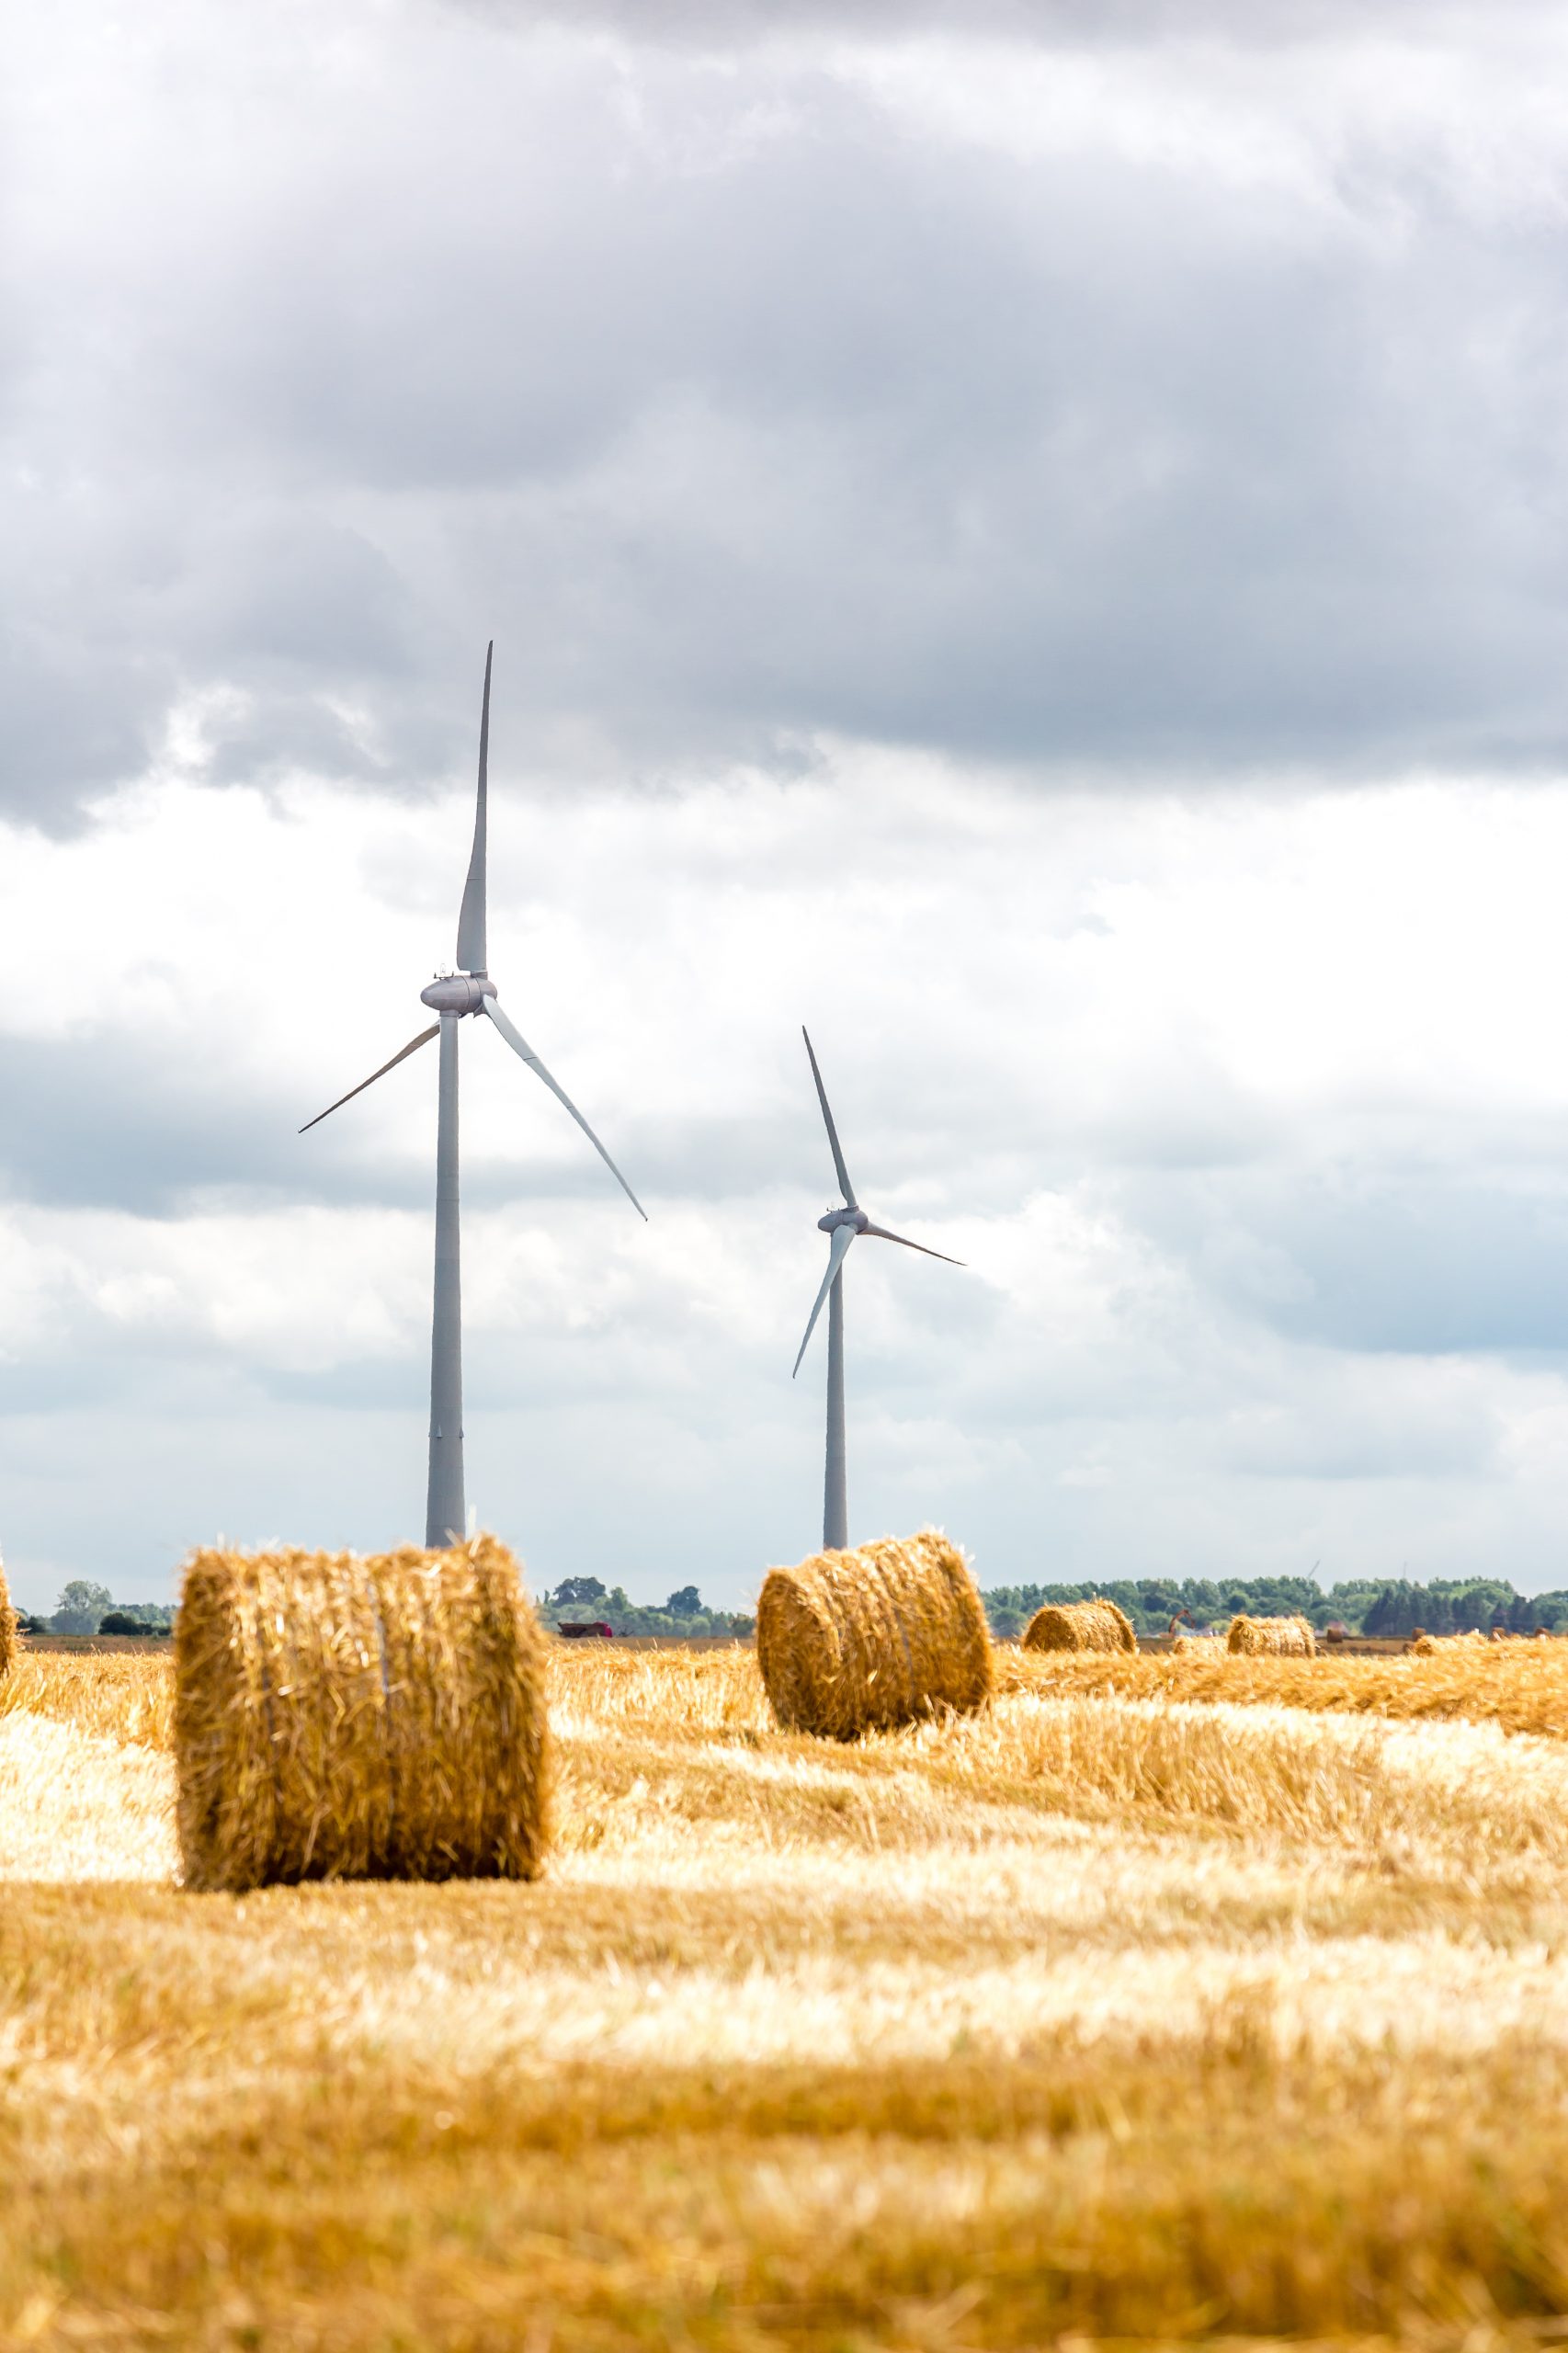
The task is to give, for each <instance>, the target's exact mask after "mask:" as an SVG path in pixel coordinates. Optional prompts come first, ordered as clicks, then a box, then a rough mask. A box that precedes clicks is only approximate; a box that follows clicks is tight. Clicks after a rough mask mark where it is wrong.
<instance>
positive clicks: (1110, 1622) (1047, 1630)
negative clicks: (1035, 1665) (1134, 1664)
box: [1023, 1596, 1138, 1651]
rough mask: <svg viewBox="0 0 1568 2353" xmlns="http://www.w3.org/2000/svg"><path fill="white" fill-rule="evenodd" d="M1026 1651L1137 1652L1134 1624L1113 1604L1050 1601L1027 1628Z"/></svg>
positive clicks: (1036, 1613)
mask: <svg viewBox="0 0 1568 2353" xmlns="http://www.w3.org/2000/svg"><path fill="white" fill-rule="evenodd" d="M1023 1646H1024V1648H1025V1650H1027V1651H1135V1650H1136V1649H1137V1647H1138V1637H1137V1635H1136V1634H1135V1633H1134V1632H1133V1631H1132V1622H1131V1619H1129V1618H1127V1617H1126V1616H1125V1615H1124V1614H1123V1613H1122V1611H1121V1610H1119V1608H1117V1606H1116V1604H1115V1602H1114V1601H1107V1600H1105V1599H1103V1598H1101V1597H1097V1596H1096V1598H1095V1599H1094V1600H1093V1601H1063V1602H1060V1603H1058V1602H1053V1601H1048V1602H1047V1603H1046V1605H1045V1607H1044V1608H1043V1609H1037V1610H1036V1611H1035V1614H1034V1616H1033V1617H1032V1618H1031V1619H1030V1620H1029V1622H1028V1625H1027V1626H1026V1627H1025V1629H1024V1643H1023Z"/></svg>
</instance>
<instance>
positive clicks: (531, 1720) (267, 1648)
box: [174, 1536, 550, 1891]
mask: <svg viewBox="0 0 1568 2353" xmlns="http://www.w3.org/2000/svg"><path fill="white" fill-rule="evenodd" d="M544 1655H545V1651H544V1642H543V1638H542V1636H541V1635H540V1630H539V1627H538V1624H537V1622H536V1620H535V1619H534V1615H533V1612H532V1610H531V1609H530V1608H529V1607H528V1601H527V1599H526V1597H525V1596H524V1593H523V1589H522V1580H521V1577H520V1576H519V1574H518V1570H517V1563H516V1562H515V1561H514V1560H513V1558H512V1556H511V1554H510V1553H509V1552H507V1551H506V1548H505V1546H504V1545H501V1544H498V1543H496V1542H495V1541H494V1539H493V1538H491V1537H488V1536H478V1537H474V1538H472V1540H470V1541H469V1542H468V1543H466V1544H462V1545H459V1546H456V1547H454V1549H453V1550H452V1551H451V1552H416V1551H415V1550H414V1549H413V1548H412V1547H409V1548H408V1549H406V1550H404V1551H403V1552H392V1553H388V1554H386V1555H384V1556H383V1557H381V1558H379V1559H374V1560H361V1559H358V1558H357V1557H356V1556H355V1555H354V1554H353V1553H349V1552H338V1553H328V1552H260V1553H249V1554H247V1553H240V1552H198V1553H196V1554H195V1555H194V1556H193V1557H192V1559H191V1560H190V1561H189V1563H187V1568H186V1572H185V1586H184V1590H183V1593H182V1595H181V1597H180V1608H179V1616H178V1618H177V1620H176V1627H175V1707H174V1734H175V1764H176V1781H177V1790H178V1824H179V1841H180V1851H181V1856H182V1858H183V1861H184V1866H185V1881H186V1885H187V1887H192V1888H228V1889H231V1890H236V1891H237V1890H240V1889H244V1888H248V1887H261V1886H265V1885H267V1884H269V1883H271V1882H275V1881H298V1880H306V1879H420V1880H430V1879H532V1878H533V1877H534V1875H535V1873H536V1872H537V1871H538V1870H539V1869H540V1860H541V1858H542V1855H543V1851H544V1847H545V1843H546V1837H547V1830H548V1823H547V1812H548V1800H549V1783H550V1745H549V1730H548V1725H547V1722H546V1717H545V1702H544V1681H543V1677H544Z"/></svg>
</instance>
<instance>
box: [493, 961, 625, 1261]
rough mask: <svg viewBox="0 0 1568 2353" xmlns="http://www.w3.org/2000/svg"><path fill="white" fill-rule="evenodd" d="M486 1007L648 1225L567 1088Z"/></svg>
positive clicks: (500, 1014) (517, 1033)
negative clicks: (558, 1082)
mask: <svg viewBox="0 0 1568 2353" xmlns="http://www.w3.org/2000/svg"><path fill="white" fill-rule="evenodd" d="M483 1006H484V1010H485V1012H486V1013H488V1015H489V1016H490V1018H491V1019H492V1021H494V1024H495V1027H496V1028H497V1029H499V1030H500V1032H501V1035H502V1036H503V1038H505V1039H506V1043H507V1044H508V1045H509V1046H510V1047H511V1049H512V1051H513V1052H514V1053H515V1054H517V1055H518V1056H519V1057H520V1058H521V1059H522V1061H524V1062H526V1063H527V1064H528V1068H529V1069H530V1070H531V1071H533V1072H535V1073H536V1074H538V1076H539V1077H540V1078H542V1079H543V1081H544V1083H545V1085H546V1086H548V1087H549V1089H550V1091H551V1094H552V1095H553V1096H554V1097H555V1098H556V1100H557V1102H560V1103H563V1104H564V1105H565V1106H566V1108H567V1109H568V1110H569V1111H570V1112H571V1114H572V1117H573V1118H574V1120H576V1122H577V1125H578V1126H579V1127H580V1128H581V1129H582V1131H583V1133H584V1134H585V1136H586V1137H587V1139H588V1142H590V1143H591V1144H592V1145H593V1147H594V1150H595V1151H596V1152H597V1154H598V1155H599V1158H600V1159H601V1160H602V1161H603V1162H604V1165H605V1166H606V1167H607V1168H608V1170H609V1173H610V1175H611V1176H613V1177H614V1178H615V1181H616V1183H617V1184H618V1185H619V1187H620V1189H621V1191H622V1192H623V1193H624V1194H625V1195H626V1198H627V1199H628V1200H629V1201H630V1202H631V1206H632V1208H633V1209H634V1210H635V1211H636V1212H637V1214H638V1216H639V1217H640V1218H641V1219H642V1222H643V1223H644V1225H645V1224H646V1223H647V1222H648V1212H647V1211H646V1210H645V1209H644V1208H643V1206H642V1202H641V1201H640V1200H639V1199H638V1198H637V1196H636V1194H635V1193H634V1192H633V1191H632V1189H631V1186H630V1185H629V1184H628V1183H627V1181H626V1179H625V1177H624V1176H622V1175H621V1173H620V1171H619V1168H618V1167H617V1166H616V1165H615V1163H614V1161H613V1160H612V1159H611V1158H610V1156H609V1154H608V1152H607V1151H606V1150H605V1148H604V1146H603V1144H602V1143H601V1142H599V1140H598V1138H597V1135H595V1133H594V1131H593V1130H592V1128H590V1127H589V1125H588V1123H587V1121H586V1120H585V1119H584V1117H583V1114H582V1113H581V1111H579V1110H578V1108H577V1106H576V1105H575V1103H574V1102H573V1100H572V1097H570V1096H569V1095H568V1094H567V1093H566V1090H565V1089H564V1087H561V1086H557V1085H556V1084H555V1081H554V1080H553V1079H552V1078H551V1074H550V1073H549V1072H548V1071H547V1070H546V1068H545V1066H544V1064H543V1063H541V1062H540V1058H539V1056H538V1055H537V1054H536V1053H535V1051H534V1050H533V1048H532V1047H531V1046H530V1045H529V1044H528V1040H527V1039H526V1038H524V1037H523V1035H522V1034H521V1032H520V1031H519V1030H517V1029H514V1028H513V1026H512V1024H511V1022H510V1021H508V1020H507V1018H506V1015H505V1014H504V1013H503V1012H502V1010H501V1008H500V1006H498V1005H497V1004H496V1002H495V999H494V997H493V996H487V997H485V998H484V999H483Z"/></svg>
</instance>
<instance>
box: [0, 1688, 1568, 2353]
mask: <svg viewBox="0 0 1568 2353" xmlns="http://www.w3.org/2000/svg"><path fill="white" fill-rule="evenodd" d="M1499 1648H1501V1646H1499ZM1559 1656H1560V1652H1559V1646H1557V1645H1555V1644H1553V1645H1550V1646H1549V1645H1545V1644H1542V1645H1539V1646H1532V1645H1527V1644H1519V1645H1515V1646H1509V1648H1508V1650H1507V1651H1506V1653H1505V1654H1503V1655H1502V1656H1500V1657H1497V1658H1494V1657H1492V1656H1490V1655H1486V1656H1483V1657H1480V1658H1479V1659H1478V1660H1477V1661H1476V1662H1474V1663H1471V1662H1466V1663H1465V1664H1466V1666H1467V1668H1468V1679H1467V1677H1466V1676H1465V1675H1461V1674H1456V1671H1455V1670H1454V1668H1453V1666H1452V1665H1451V1663H1450V1661H1449V1660H1448V1659H1445V1658H1443V1657H1441V1656H1439V1657H1437V1658H1436V1659H1431V1660H1418V1661H1414V1662H1411V1663H1410V1665H1411V1667H1412V1668H1413V1669H1415V1672H1411V1673H1403V1674H1402V1673H1400V1672H1398V1670H1403V1669H1404V1668H1405V1666H1406V1662H1404V1661H1402V1660H1394V1661H1381V1660H1374V1661H1353V1662H1347V1661H1335V1660H1317V1661H1309V1660H1290V1659H1284V1660H1270V1659H1264V1660H1247V1659H1241V1660H1232V1661H1226V1662H1220V1661H1210V1660H1207V1659H1199V1660H1198V1661H1196V1662H1193V1663H1191V1664H1189V1663H1188V1662H1187V1660H1185V1659H1179V1660H1165V1659H1140V1658H1136V1657H1129V1658H1126V1659H1117V1658H1114V1657H1093V1656H1090V1657H1084V1656H1075V1655H1071V1654H1060V1655H1053V1656H1048V1657H1044V1658H1041V1659H1039V1660H1031V1661H1021V1660H1020V1659H1019V1658H1018V1657H1017V1654H1012V1653H1004V1654H1001V1659H1000V1667H1001V1673H1000V1677H999V1679H1000V1681H1001V1683H1002V1686H1003V1688H1002V1689H1001V1691H1000V1693H999V1695H998V1696H997V1697H996V1698H995V1699H994V1700H993V1701H992V1702H991V1703H990V1705H989V1706H987V1707H986V1708H985V1709H983V1711H981V1712H980V1713H979V1714H978V1715H975V1716H973V1717H970V1718H960V1717H952V1718H946V1719H941V1720H937V1721H934V1722H927V1723H925V1724H921V1725H917V1726H915V1727H913V1728H910V1729H907V1730H903V1731H900V1732H891V1733H879V1734H875V1735H873V1736H871V1737H870V1738H868V1739H866V1740H863V1741H860V1742H857V1743H838V1742H824V1741H817V1740H813V1739H811V1738H809V1737H807V1736H805V1735H803V1734H798V1733H783V1732H781V1731H779V1730H778V1728H777V1726H776V1725H775V1724H774V1722H773V1721H772V1719H771V1716H770V1714H769V1711H768V1709H767V1703H766V1700H765V1699H764V1697H763V1694H762V1691H761V1687H760V1683H759V1679H758V1677H757V1673H756V1663H755V1660H754V1659H753V1657H752V1655H751V1654H749V1653H748V1652H746V1651H744V1650H739V1649H737V1650H734V1651H721V1652H711V1653H689V1654H683V1653H654V1654H649V1653H626V1652H621V1651H616V1650H612V1649H609V1648H608V1647H607V1648H606V1649H604V1650H602V1651H598V1650H595V1651H590V1652H588V1653H586V1654H584V1653H583V1652H581V1651H578V1650H574V1649H573V1650H568V1649H567V1648H566V1647H565V1646H564V1645H561V1646H557V1647H556V1649H555V1650H554V1651H553V1652H552V1654H551V1662H550V1672H551V1718H552V1723H553V1726H554V1732H555V1737H556V1741H557V1745H558V1762H559V1783H560V1794H559V1805H558V1835H557V1844H556V1847H555V1848H554V1851H553V1853H552V1854H551V1858H550V1860H549V1865H548V1869H547V1872H546V1876H545V1877H544V1879H543V1880H542V1881H540V1882H539V1883H538V1884H537V1885H532V1886H528V1885H508V1884H505V1883H500V1884H496V1883H491V1884H483V1883H452V1884H449V1885H444V1886H420V1885H386V1884H375V1883H358V1884H354V1883H346V1884H342V1885H316V1886H312V1887H305V1888H295V1889H273V1890H268V1891H264V1892H260V1893H251V1894H249V1895H247V1896H245V1897H244V1898H241V1899H235V1898H233V1897H231V1896H227V1895H195V1894H190V1893H186V1892H184V1891H183V1890H181V1889H180V1888H178V1887H177V1885H176V1882H175V1871H176V1849H175V1844H174V1839H173V1833H172V1821H171V1800H172V1785H173V1768H172V1759H171V1757H170V1755H169V1753H168V1744H169V1738H170V1732H169V1708H168V1679H169V1669H168V1666H167V1664H166V1662H165V1661H163V1660H159V1659H145V1658H134V1657H131V1658H126V1657H112V1658H60V1657H50V1658H31V1659H28V1658H26V1657H24V1658H23V1660H22V1662H21V1663H20V1664H19V1665H18V1667H17V1672H16V1674H15V1675H14V1676H13V1677H11V1678H10V1680H9V1681H8V1682H7V1684H6V1685H5V1686H4V1687H0V2344H5V2343H9V2342H19V2343H47V2342H51V2341H53V2342H59V2343H62V2344H71V2345H76V2344H103V2345H106V2346H108V2345H116V2346H119V2345H127V2344H130V2345H147V2346H153V2345H157V2346H166V2345H176V2346H182V2345H188V2346H192V2347H197V2346H199V2347H209V2346H225V2347H226V2346H230V2345H242V2344H256V2345H265V2346H272V2345H279V2346H284V2347H312V2348H313V2347H322V2348H326V2347H349V2348H357V2347H366V2348H369V2347H377V2348H381V2347H386V2348H391V2347H415V2346H419V2347H424V2346H428V2345H434V2346H443V2347H444V2346H451V2347H459V2346H460V2347H490V2346H494V2347H512V2346H523V2347H533V2346H539V2347H632V2346H638V2347H648V2346H659V2347H663V2346H713V2347H720V2346H723V2347H744V2348H761V2347H772V2346H781V2347H782V2346H789V2347H823V2346H828V2347H833V2346H839V2347H846V2348H850V2347H889V2348H894V2347H896V2348H905V2347H909V2348H914V2347H952V2348H959V2347H966V2346H967V2347H992V2346H994V2347H1023V2346H1030V2345H1038V2344H1040V2343H1042V2342H1046V2341H1051V2340H1052V2339H1054V2338H1055V2337H1057V2336H1061V2335H1062V2334H1064V2333H1066V2334H1077V2335H1086V2336H1108V2337H1128V2336H1143V2337H1152V2338H1158V2339H1165V2340H1173V2341H1174V2340H1192V2339H1197V2338H1203V2337H1211V2336H1217V2335H1219V2336H1231V2337H1267V2336H1287V2335H1290V2336H1309V2337H1320V2338H1323V2337H1328V2338H1334V2337H1339V2338H1349V2337H1354V2338H1356V2339H1357V2340H1358V2341H1365V2340H1366V2339H1367V2338H1368V2337H1375V2336H1389V2337H1399V2336H1409V2337H1414V2338H1418V2339H1419V2341H1420V2342H1421V2344H1422V2345H1424V2346H1433V2345H1437V2344H1447V2343H1450V2342H1451V2343H1452V2344H1453V2345H1454V2346H1455V2347H1460V2345H1469V2346H1471V2347H1475V2346H1477V2345H1478V2344H1480V2343H1482V2342H1483V2341H1484V2340H1486V2339H1487V2337H1488V2336H1490V2337H1491V2339H1493V2340H1494V2341H1495V2340H1498V2339H1510V2338H1514V2337H1517V2339H1518V2341H1519V2342H1520V2343H1521V2344H1523V2343H1526V2342H1538V2341H1540V2334H1541V2331H1542V2330H1543V2329H1545V2330H1546V2331H1547V2333H1548V2335H1550V2334H1551V2330H1552V2329H1553V2327H1554V2326H1555V2321H1554V2317H1553V2316H1554V2315H1556V2314H1558V2313H1562V2311H1563V2310H1564V2309H1565V2308H1568V2222H1565V2221H1564V2219H1563V2213H1564V2210H1563V2206H1562V2180H1563V2178H1564V2177H1568V1742H1564V1741H1563V1740H1562V1736H1561V1735H1562V1730H1563V1729H1564V1728H1565V1727H1568V1706H1564V1704H1563V1703H1564V1699H1565V1696H1568V1675H1565V1674H1564V1673H1563V1671H1562V1669H1560V1668H1558V1667H1557V1666H1556V1664H1555V1663H1556V1661H1557V1659H1558V1657H1559ZM1368 1667H1370V1668H1371V1669H1373V1670H1374V1673H1373V1674H1370V1675H1369V1674H1367V1673H1366V1672H1365V1671H1364V1670H1365V1669H1366V1668H1368ZM1554 1675H1555V1676H1556V1677H1557V1681H1556V1684H1555V1687H1554V1684H1553V1677H1554ZM1291 1677H1294V1678H1295V1680H1294V1682H1292V1681H1291V1680H1290V1678H1291ZM1309 1678H1315V1679H1312V1680H1309ZM1510 1725H1516V1726H1517V1727H1518V1729H1515V1730H1510V1729H1508V1727H1509V1726H1510Z"/></svg>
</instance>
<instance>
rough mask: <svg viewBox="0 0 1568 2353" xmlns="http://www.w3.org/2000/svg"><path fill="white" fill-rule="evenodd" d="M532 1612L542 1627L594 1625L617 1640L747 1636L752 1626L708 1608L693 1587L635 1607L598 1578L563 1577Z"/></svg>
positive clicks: (731, 1612)
mask: <svg viewBox="0 0 1568 2353" xmlns="http://www.w3.org/2000/svg"><path fill="white" fill-rule="evenodd" d="M535 1606H536V1608H538V1611H539V1616H540V1624H541V1625H544V1626H551V1627H554V1626H559V1625H560V1624H561V1622H562V1620H563V1619H564V1620H567V1621H568V1622H571V1621H575V1622H576V1623H577V1624H578V1625H583V1624H592V1623H593V1622H594V1621H595V1620H598V1621H599V1623H601V1624H603V1625H606V1626H608V1627H609V1628H610V1629H611V1631H613V1632H615V1633H617V1634H684V1635H685V1636H687V1639H688V1640H689V1639H690V1638H691V1637H692V1636H693V1635H697V1634H749V1633H751V1632H752V1631H753V1630H754V1628H755V1626H756V1619H755V1618H748V1617H747V1616H746V1614H745V1612H744V1610H738V1609H714V1608H710V1606H709V1604H708V1603H707V1602H706V1601H704V1600H703V1598H702V1596H701V1595H700V1594H699V1592H698V1590H697V1587H696V1586H694V1585H683V1586H679V1587H677V1589H676V1591H675V1592H674V1593H672V1594H671V1595H670V1596H669V1597H668V1598H667V1599H666V1600H665V1601H662V1602H657V1603H651V1602H642V1601H633V1600H632V1599H631V1597H630V1596H629V1595H628V1593H627V1591H626V1588H625V1586H619V1585H614V1586H606V1585H602V1584H601V1583H600V1581H599V1579H598V1578H597V1577H563V1578H562V1581H561V1583H560V1584H559V1585H558V1586H556V1588H555V1590H554V1592H553V1593H547V1594H544V1595H542V1596H541V1597H540V1600H539V1601H538V1603H537V1604H536V1605H535Z"/></svg>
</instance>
